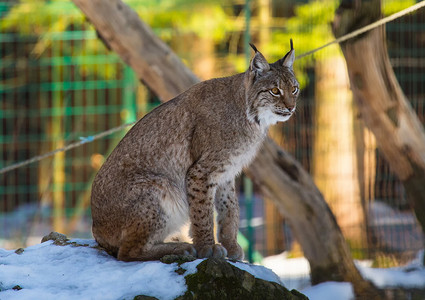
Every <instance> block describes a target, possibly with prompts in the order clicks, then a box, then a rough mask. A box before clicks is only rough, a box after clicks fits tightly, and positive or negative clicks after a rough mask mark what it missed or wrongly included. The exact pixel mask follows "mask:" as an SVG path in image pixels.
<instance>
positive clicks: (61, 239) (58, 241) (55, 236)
mask: <svg viewBox="0 0 425 300" xmlns="http://www.w3.org/2000/svg"><path fill="white" fill-rule="evenodd" d="M47 241H53V244H55V245H57V246H65V245H68V244H69V240H68V238H67V237H66V235H64V234H62V233H59V232H50V233H49V234H48V235H46V236H43V238H42V239H41V242H42V243H44V242H47Z"/></svg>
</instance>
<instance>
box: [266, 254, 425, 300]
mask: <svg viewBox="0 0 425 300" xmlns="http://www.w3.org/2000/svg"><path fill="white" fill-rule="evenodd" d="M423 255H424V251H421V252H419V253H418V255H417V257H416V259H415V260H413V261H412V262H411V263H409V264H408V265H406V266H404V267H396V268H386V269H383V268H372V267H370V266H368V265H369V264H368V263H367V262H362V261H356V262H355V263H356V267H357V268H358V269H359V271H360V273H361V274H362V276H363V277H364V278H366V279H368V280H371V281H372V282H373V283H374V284H375V285H376V286H378V287H380V288H389V287H393V288H396V287H403V288H418V289H425V268H424V266H423V265H422V264H421V262H422V261H423ZM263 265H264V266H266V267H267V268H270V269H271V270H272V271H273V272H274V273H276V274H277V275H278V276H279V277H280V279H281V280H282V282H283V285H284V286H285V287H286V288H288V289H289V290H291V289H297V290H299V291H300V292H302V293H303V294H305V295H306V296H307V297H309V299H310V300H328V299H329V297H332V298H333V299H338V300H352V299H354V293H353V287H352V285H351V283H348V282H325V283H321V284H318V285H315V286H311V284H310V268H309V264H308V261H307V260H306V259H305V258H304V257H300V258H288V255H287V253H285V252H284V253H282V254H279V255H274V256H269V257H266V258H265V259H264V260H263Z"/></svg>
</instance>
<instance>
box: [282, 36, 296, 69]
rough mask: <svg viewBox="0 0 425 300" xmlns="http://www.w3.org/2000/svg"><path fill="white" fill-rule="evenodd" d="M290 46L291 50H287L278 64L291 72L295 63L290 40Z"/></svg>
mask: <svg viewBox="0 0 425 300" xmlns="http://www.w3.org/2000/svg"><path fill="white" fill-rule="evenodd" d="M290 44H291V50H289V52H288V53H286V55H285V56H284V57H283V58H282V59H280V61H279V63H280V64H281V65H282V66H284V67H287V68H289V69H291V70H292V69H293V68H292V65H293V64H294V61H295V50H294V45H293V44H292V39H290Z"/></svg>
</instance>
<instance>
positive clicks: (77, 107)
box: [0, 1, 425, 266]
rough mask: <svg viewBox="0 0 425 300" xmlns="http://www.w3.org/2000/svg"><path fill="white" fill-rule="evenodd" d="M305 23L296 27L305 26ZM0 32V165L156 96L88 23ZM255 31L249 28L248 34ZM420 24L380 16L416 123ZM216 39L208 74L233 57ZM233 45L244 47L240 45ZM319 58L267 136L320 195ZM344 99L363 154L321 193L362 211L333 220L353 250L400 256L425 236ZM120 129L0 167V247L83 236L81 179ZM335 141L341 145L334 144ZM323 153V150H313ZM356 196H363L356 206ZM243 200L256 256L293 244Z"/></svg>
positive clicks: (424, 117)
mask: <svg viewBox="0 0 425 300" xmlns="http://www.w3.org/2000/svg"><path fill="white" fill-rule="evenodd" d="M301 2H303V3H304V2H305V1H301ZM273 3H274V2H273ZM16 4H17V2H13V1H12V2H10V1H5V2H0V18H1V20H4V18H5V17H6V16H8V15H9V14H10V13H13V11H12V9H13V7H14V5H16ZM66 5H69V4H66ZM57 8H58V7H56V9H57ZM11 11H12V12H11ZM277 11H279V10H277ZM74 13H75V12H74ZM285 13H286V11H284V12H282V14H285ZM31 14H32V12H28V13H27V14H26V15H25V14H23V15H22V16H23V18H21V20H20V22H21V23H22V25H23V26H24V27H25V26H29V27H30V26H31V22H32V21H30V19H31ZM66 14H69V12H67V11H66V10H63V9H57V10H54V11H52V12H51V15H49V16H48V17H46V18H47V20H45V23H46V28H52V27H54V26H58V28H61V26H60V24H61V21H60V20H62V19H66V18H69V17H70V16H69V15H66ZM25 16H26V18H25ZM1 20H0V22H1ZM58 24H59V25H58ZM307 25H308V24H307ZM309 28H310V27H309V26H306V32H308V30H309ZM0 30H1V31H0V152H1V157H0V168H2V167H5V166H8V165H10V164H11V163H14V162H19V161H23V160H26V159H29V158H31V157H34V156H37V155H40V154H42V153H46V152H48V151H51V150H54V149H56V148H60V147H63V146H64V145H66V144H68V143H70V142H73V141H78V140H79V139H90V137H91V136H93V135H94V134H96V133H99V132H102V131H105V130H108V129H110V128H113V127H115V126H118V125H121V124H124V123H127V122H131V121H134V120H136V119H138V118H140V117H141V116H143V114H145V113H146V112H148V111H149V110H150V109H151V108H152V107H153V106H155V105H157V104H158V101H155V99H154V96H153V95H151V94H150V93H149V91H148V89H147V88H146V87H144V86H143V85H141V84H140V83H138V82H137V80H136V78H135V76H134V74H133V72H132V71H131V69H130V68H129V67H127V66H125V65H124V64H123V63H122V62H121V61H120V59H119V58H118V57H117V56H116V55H115V54H113V53H112V52H108V51H107V49H105V47H104V45H103V44H102V42H101V41H100V40H99V39H98V37H97V35H96V32H95V31H94V30H93V29H91V28H90V27H89V25H88V24H87V23H84V22H80V23H77V25H75V24H74V23H70V24H68V23H67V25H66V30H57V31H55V30H51V31H48V32H46V33H43V34H40V33H39V34H36V33H35V32H34V31H31V30H29V31H24V30H19V28H17V27H16V26H9V27H8V26H2V27H0ZM274 30H279V29H276V28H275V29H274ZM259 31H260V29H258V30H257V31H256V29H254V32H253V36H255V35H258V34H259ZM423 32H425V16H424V13H423V12H417V13H415V14H413V15H411V16H407V17H403V18H401V19H399V20H397V21H394V22H392V23H390V24H388V25H387V41H388V48H389V54H390V56H391V60H392V63H393V66H394V70H395V72H396V75H397V77H398V79H399V82H400V84H401V86H402V88H403V90H404V92H405V93H406V95H407V98H408V99H409V100H410V101H411V104H412V106H413V107H414V109H415V111H416V112H417V114H418V116H419V118H420V120H421V121H422V123H425V97H424V96H425V76H424V75H423V74H424V71H425V58H424V57H423V48H424V46H425V45H424V42H423V41H424V39H423V37H424V33H423ZM185 34H186V35H189V36H190V35H191V33H187V32H186V33H185ZM183 42H184V41H183ZM192 45H193V44H192ZM225 45H226V46H217V45H216V47H215V48H214V47H213V49H214V51H213V52H212V54H213V55H214V63H213V65H215V67H214V70H215V73H214V74H216V75H215V76H217V75H223V74H226V73H229V72H234V71H235V68H230V67H229V64H228V62H229V61H230V60H232V59H235V57H234V56H232V55H229V53H228V49H229V47H230V48H231V47H232V46H231V43H227V44H226V43H225ZM334 47H335V48H334V49H333V50H329V52H326V51H327V50H324V51H323V53H322V54H321V60H322V59H323V57H324V58H325V59H324V61H326V57H329V58H332V57H333V56H334V54H333V53H334V52H337V50H336V49H337V46H334ZM176 48H177V49H179V46H178V45H177V46H176ZM236 49H238V47H236ZM187 50H188V49H185V48H183V50H181V49H180V50H178V51H180V52H181V54H182V56H184V57H185V58H186V60H187V62H188V64H189V66H191V65H193V64H197V63H198V62H199V61H197V59H198V58H197V57H195V58H193V60H192V58H191V56H190V55H187V53H184V51H187ZM229 52H230V51H229ZM239 52H240V53H239ZM239 52H238V53H239V54H240V57H243V53H242V51H241V50H239ZM331 52H332V53H331ZM339 59H341V57H340V56H339ZM317 61H319V59H317ZM328 62H329V61H328ZM209 65H211V63H209ZM318 65H319V64H313V65H311V64H310V65H309V66H307V67H306V68H305V70H304V75H305V78H307V79H308V80H307V81H306V82H307V84H306V86H305V87H304V89H303V91H302V96H301V98H302V99H301V101H300V103H299V105H298V112H297V114H296V116H295V118H294V119H293V120H291V121H290V122H287V123H285V124H284V125H281V126H278V127H276V128H274V129H273V132H272V135H273V136H274V137H275V138H276V140H277V142H278V143H280V144H282V146H283V147H285V149H286V150H288V151H289V152H290V153H292V154H293V155H294V156H295V157H296V158H297V159H298V160H299V161H300V162H301V163H302V164H303V166H304V167H305V168H306V169H307V170H308V171H309V172H310V173H311V174H313V176H315V180H316V181H317V183H318V185H319V187H320V188H323V189H324V190H326V191H324V194H325V198H327V199H330V198H332V193H333V192H332V190H333V188H332V187H329V186H326V183H323V182H322V183H320V178H322V177H323V176H322V175H321V173H320V172H322V171H320V172H319V171H318V170H319V169H320V168H319V167H318V165H317V161H319V160H321V159H322V158H324V157H325V156H326V155H328V156H329V151H331V150H329V149H328V150H326V149H327V148H326V143H325V144H324V145H325V146H323V145H319V144H318V140H319V136H320V135H319V133H318V131H317V130H318V129H317V128H321V127H320V126H325V125H323V124H322V125H320V124H319V123H318V122H319V120H318V118H319V113H320V112H319V109H320V108H321V107H323V106H325V105H331V106H329V107H326V109H327V110H329V111H340V109H342V108H340V107H339V105H341V102H335V103H333V104H332V103H329V102H326V103H324V102H322V100H321V99H320V97H319V96H318V94H319V92H320V91H319V90H320V89H322V88H323V86H321V85H320V83H319V82H322V81H320V80H321V78H322V77H320V76H325V79H326V81H325V82H332V81H333V79H332V76H335V74H334V73H331V74H329V73H327V72H328V71H326V70H325V71H324V72H322V71H323V64H322V69H321V68H320V66H318ZM328 65H329V63H328ZM323 74H325V75H323ZM326 74H327V75H326ZM326 76H328V77H326ZM319 79H320V80H319ZM325 86H326V85H325ZM327 86H330V87H332V84H331V85H327ZM323 101H324V100H323ZM344 103H345V102H344ZM332 105H334V106H335V107H333V106H332ZM344 105H345V108H344V109H349V110H350V111H349V113H350V114H351V116H352V121H351V122H352V123H350V124H351V125H350V126H353V128H355V129H354V131H353V137H352V140H350V141H348V142H347V143H348V144H347V145H351V146H350V147H354V152H355V153H356V154H355V157H356V160H357V162H359V161H362V162H363V167H362V168H361V171H359V170H360V169H359V168H358V166H359V165H358V163H357V164H356V163H353V164H354V165H352V166H351V167H353V166H354V167H353V170H356V172H352V173H346V170H340V171H341V173H334V174H333V175H332V176H334V177H332V176H331V177H329V179H328V180H329V182H340V181H337V179H338V180H340V179H341V178H344V176H346V177H347V178H348V179H347V180H348V181H350V182H355V183H356V186H357V189H358V191H357V198H356V199H354V200H353V198H352V197H351V198H350V197H348V196H346V195H344V194H341V193H340V194H338V195H339V196H338V197H339V198H338V197H337V198H338V199H337V200H335V201H333V200H328V201H330V205H331V208H332V210H333V211H334V212H335V213H336V215H337V216H338V214H339V213H338V212H339V211H342V212H343V211H344V210H347V209H348V210H350V209H351V208H352V207H353V205H354V206H356V205H357V208H356V209H360V210H361V211H362V218H361V222H359V221H356V220H353V222H351V223H350V222H348V223H347V224H342V223H341V224H340V226H341V227H342V229H343V232H344V234H346V236H347V240H348V242H349V243H350V245H351V248H352V251H353V255H354V256H355V257H357V258H374V259H375V262H376V265H380V266H388V265H393V264H400V263H402V262H404V261H405V260H407V259H410V258H411V257H412V256H413V255H414V254H415V252H416V251H418V250H419V249H421V248H423V245H424V235H423V233H422V232H421V229H420V227H419V226H418V224H417V221H416V219H415V217H414V215H413V214H412V211H411V209H410V207H409V205H408V203H407V202H406V199H405V195H404V191H403V187H402V185H401V183H400V182H399V181H398V180H397V178H396V177H395V175H393V173H392V172H391V171H390V170H389V168H388V164H387V163H386V162H385V160H384V159H383V157H382V155H381V154H380V152H379V150H378V149H377V148H376V144H375V143H374V141H373V137H372V136H371V134H370V133H369V132H368V131H367V130H366V129H364V128H363V127H362V124H361V121H360V119H359V117H358V116H357V115H356V112H355V108H354V106H353V104H352V102H347V103H345V104H344ZM332 117H333V116H332V115H328V116H327V118H332ZM337 128H338V125H337ZM341 130H343V129H341ZM124 133H125V132H124V131H121V132H118V133H115V134H112V135H110V136H108V137H106V138H103V139H100V140H96V141H94V142H92V143H86V144H85V145H83V146H81V147H78V148H75V149H73V150H71V151H67V152H63V153H60V154H56V155H55V156H53V157H50V158H47V159H44V160H41V161H40V162H37V163H33V164H29V165H27V166H24V167H21V168H18V169H16V170H13V171H10V172H7V173H5V174H2V175H0V247H4V248H17V247H23V246H27V245H30V244H34V243H38V242H39V241H40V237H41V236H42V235H44V234H47V233H48V232H50V231H52V230H55V231H60V232H63V233H66V234H68V235H70V236H72V237H91V233H90V232H91V228H90V226H91V219H90V210H89V197H90V186H91V183H92V180H93V177H94V175H95V173H96V171H97V170H98V168H99V167H100V165H101V164H102V162H103V160H104V159H105V157H106V156H107V155H108V153H109V152H110V151H111V150H112V149H113V147H114V146H115V145H116V144H117V142H118V141H119V139H120V138H121V137H122V136H123V135H124ZM339 134H340V136H341V135H342V136H344V135H345V133H344V132H340V133H339ZM337 136H338V135H337ZM359 141H363V144H364V145H363V148H362V152H361V154H359V153H358V152H356V149H357V150H358V147H357V146H355V145H357V144H358V143H359ZM329 143H331V142H328V144H329ZM338 145H339V144H338ZM353 145H354V146H353ZM321 147H322V148H323V147H325V148H324V149H325V150H323V149H322V148H321ZM341 147H345V146H344V144H341ZM352 150H353V149H352ZM321 151H325V152H324V154H323V156H321V155H322V154H321V153H322V152H321ZM326 151H328V153H326ZM333 151H336V152H335V153H336V154H332V155H337V153H338V152H340V151H345V150H344V149H338V148H337V149H336V150H335V149H334V150H333ZM332 155H330V156H332ZM335 159H336V158H335ZM334 171H335V170H334ZM334 171H332V172H334ZM328 175H329V174H328ZM329 176H330V175H329ZM241 182H242V181H241ZM359 182H360V183H359ZM240 190H241V192H240V195H241V197H240V199H241V200H240V204H241V212H242V214H241V219H242V220H241V232H242V234H245V235H247V234H248V232H247V219H246V213H245V211H246V210H245V201H244V197H243V196H244V195H243V188H242V183H241V189H240ZM354 201H356V202H354ZM351 202H352V203H351ZM359 203H360V204H361V203H363V204H362V205H360V206H359ZM252 207H253V208H252V210H253V211H252V218H251V219H250V223H251V224H252V226H253V230H254V236H253V237H254V238H253V239H252V240H251V241H250V242H251V244H253V245H254V250H256V251H257V252H258V254H259V255H263V256H266V255H272V254H277V253H280V252H281V251H284V250H292V251H293V252H296V249H297V246H296V242H295V238H294V237H293V236H292V234H291V231H290V228H289V227H288V225H287V224H286V223H285V221H284V219H283V218H282V217H281V216H279V215H278V214H277V212H276V209H275V208H274V207H273V205H272V204H271V203H270V201H268V200H266V199H262V198H261V197H260V196H259V195H256V196H255V198H254V203H253V206H252ZM341 215H343V213H341Z"/></svg>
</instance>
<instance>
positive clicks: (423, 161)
mask: <svg viewBox="0 0 425 300" xmlns="http://www.w3.org/2000/svg"><path fill="white" fill-rule="evenodd" d="M350 3H352V4H354V3H358V5H356V6H355V7H354V6H353V7H350V6H349V5H348V4H345V5H344V6H343V7H342V6H341V7H340V8H339V9H338V10H337V13H336V15H335V19H334V22H333V25H332V29H333V32H334V34H335V36H336V37H339V36H342V35H344V34H345V33H348V32H351V31H352V30H353V29H356V28H357V27H360V26H364V25H365V24H368V23H372V22H373V21H376V20H377V19H379V18H380V16H381V5H380V1H379V0H373V1H357V2H350ZM340 46H341V49H342V52H343V53H344V56H345V60H346V63H347V69H348V75H349V77H350V82H351V89H352V90H353V94H354V99H355V102H356V103H357V105H358V110H359V112H360V114H361V116H362V118H363V120H364V122H365V124H366V126H367V127H368V128H369V129H370V130H371V131H372V132H373V134H374V135H375V137H376V142H377V145H378V147H379V149H380V150H381V151H382V154H383V155H384V157H385V158H386V160H387V161H388V163H389V165H390V167H391V169H392V170H393V172H395V173H396V174H397V176H398V177H399V178H400V180H401V181H402V183H403V185H404V188H405V190H406V194H407V198H408V200H409V203H410V204H411V206H412V208H413V209H414V211H415V214H416V217H417V219H418V221H419V223H420V224H421V227H422V230H423V231H424V232H425V184H424V182H425V132H424V129H423V127H422V124H421V122H420V121H419V119H418V117H417V116H416V114H415V113H414V111H413V109H412V107H411V106H410V104H409V102H408V100H407V99H406V97H405V95H404V94H403V91H402V90H401V88H400V86H399V84H398V82H397V78H396V76H395V75H394V71H393V69H392V67H391V64H390V60H389V57H388V53H387V47H386V42H385V27H383V26H381V27H379V28H376V29H374V30H372V31H370V32H368V33H366V34H364V35H361V36H360V37H358V38H356V39H352V40H349V41H347V42H344V43H342V44H340Z"/></svg>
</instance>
